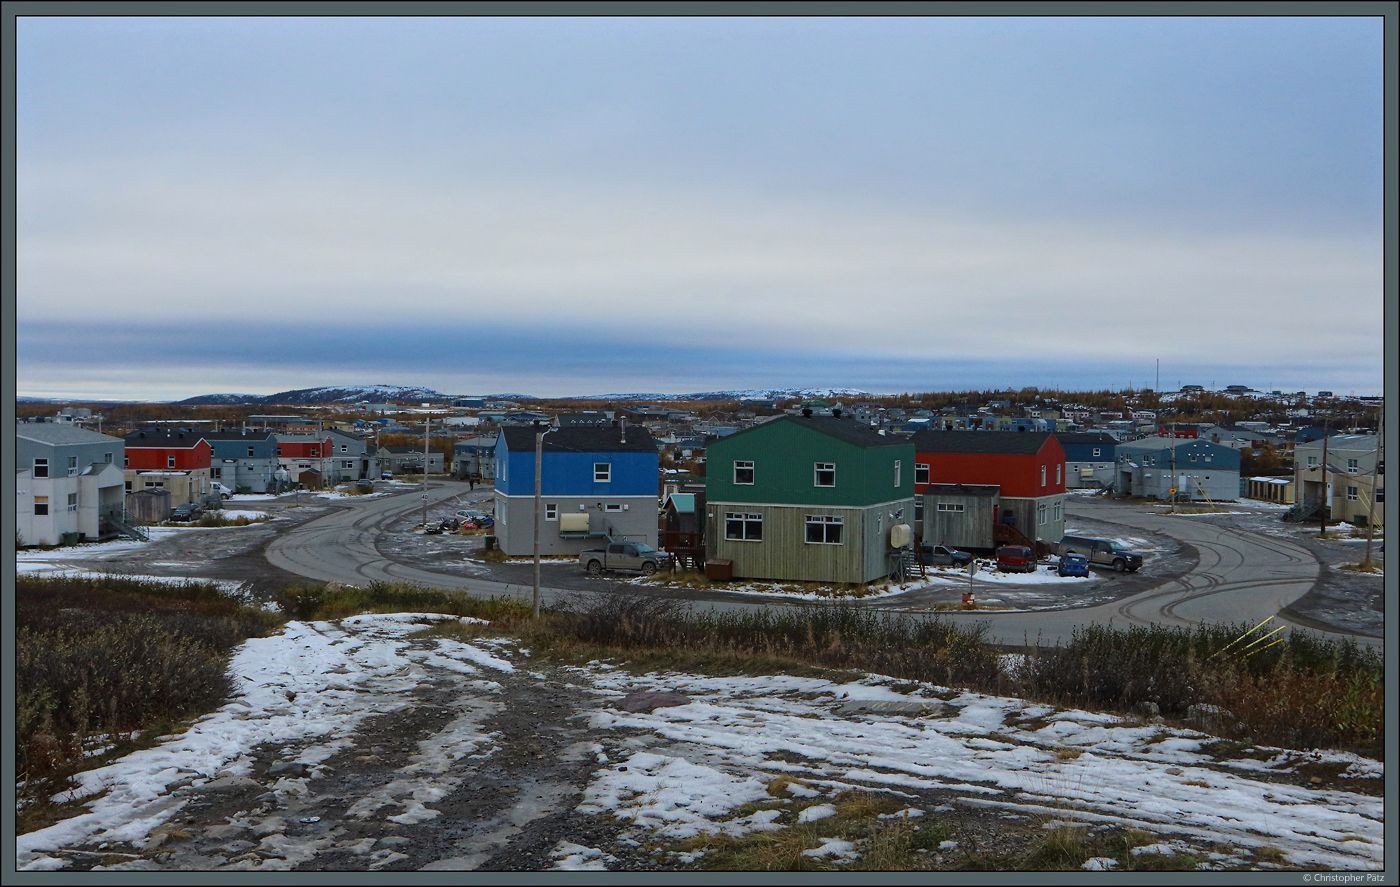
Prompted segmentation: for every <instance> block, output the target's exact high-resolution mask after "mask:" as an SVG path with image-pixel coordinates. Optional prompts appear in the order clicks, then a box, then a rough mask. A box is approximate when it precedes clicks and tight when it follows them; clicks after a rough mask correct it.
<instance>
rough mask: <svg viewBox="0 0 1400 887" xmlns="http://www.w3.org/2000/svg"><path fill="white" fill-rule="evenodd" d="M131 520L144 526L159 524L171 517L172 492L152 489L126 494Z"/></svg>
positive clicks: (126, 504)
mask: <svg viewBox="0 0 1400 887" xmlns="http://www.w3.org/2000/svg"><path fill="white" fill-rule="evenodd" d="M124 505H125V507H126V510H127V513H128V514H130V515H131V519H132V520H134V521H137V522H138V523H143V524H158V523H160V522H161V521H163V520H165V519H166V518H168V517H170V491H169V490H167V489H163V488H160V487H150V488H148V489H144V490H136V491H135V492H132V493H127V494H126V501H125V503H124Z"/></svg>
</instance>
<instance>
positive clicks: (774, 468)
mask: <svg viewBox="0 0 1400 887" xmlns="http://www.w3.org/2000/svg"><path fill="white" fill-rule="evenodd" d="M705 456H706V478H705V491H706V496H707V497H709V498H712V499H714V500H716V501H725V502H745V501H748V502H769V503H780V502H794V503H795V502H802V503H807V504H811V505H833V506H846V505H857V506H864V505H871V504H874V503H877V502H888V501H891V500H894V499H904V498H910V497H912V496H913V495H914V447H913V445H912V444H899V443H892V445H891V446H888V447H859V446H856V445H854V444H850V443H847V442H845V441H842V440H838V439H836V438H834V437H831V436H829V435H826V434H823V433H822V432H820V431H816V430H813V429H807V428H803V427H802V426H801V424H800V422H783V423H781V424H774V425H773V426H772V428H771V430H770V429H769V428H768V427H767V426H760V427H759V428H758V429H756V430H753V431H749V432H746V433H744V434H743V435H739V436H735V437H732V438H721V439H720V440H717V441H715V442H714V443H712V444H710V445H709V447H708V448H707V449H706V452H705ZM736 460H742V461H746V462H753V463H754V482H753V483H752V484H735V483H734V462H735V461H736ZM896 461H898V462H899V463H900V483H899V486H898V487H896V486H895V484H894V476H895V468H894V463H895V462H896ZM817 462H829V463H834V464H835V465H836V486H834V487H818V486H816V485H815V483H814V480H815V478H814V465H815V463H817ZM910 521H911V522H912V516H911V518H910Z"/></svg>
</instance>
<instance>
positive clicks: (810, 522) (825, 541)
mask: <svg viewBox="0 0 1400 887" xmlns="http://www.w3.org/2000/svg"><path fill="white" fill-rule="evenodd" d="M803 523H804V525H805V526H806V534H805V535H804V536H803V539H804V540H805V541H806V543H807V544H808V545H845V544H846V543H845V541H844V538H845V535H846V532H845V527H846V519H845V518H844V517H841V516H839V515H835V514H809V515H807V519H806V520H805V521H804V522H803ZM813 527H821V528H822V529H821V533H820V535H821V537H822V538H821V539H813V538H812V528H813ZM833 531H834V532H833ZM833 535H834V536H835V537H836V538H835V539H834V540H833V539H832V538H831V537H832V536H833Z"/></svg>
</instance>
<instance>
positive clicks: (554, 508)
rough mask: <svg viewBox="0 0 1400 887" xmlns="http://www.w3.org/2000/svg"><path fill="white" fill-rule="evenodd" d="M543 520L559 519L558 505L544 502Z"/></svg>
mask: <svg viewBox="0 0 1400 887" xmlns="http://www.w3.org/2000/svg"><path fill="white" fill-rule="evenodd" d="M544 519H545V520H559V506H558V505H557V504H555V503H553V502H546V503H545V505H544Z"/></svg>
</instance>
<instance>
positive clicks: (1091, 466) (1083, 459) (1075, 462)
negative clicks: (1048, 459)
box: [1055, 431, 1118, 490]
mask: <svg viewBox="0 0 1400 887" xmlns="http://www.w3.org/2000/svg"><path fill="white" fill-rule="evenodd" d="M1055 440H1058V441H1059V442H1060V446H1062V447H1064V448H1065V489H1067V490H1069V489H1080V488H1083V487H1100V488H1103V487H1108V486H1111V485H1112V484H1113V482H1114V480H1115V479H1116V478H1115V477H1114V463H1115V462H1117V460H1118V453H1117V450H1116V447H1117V446H1118V440H1117V439H1116V438H1114V437H1113V436H1112V435H1110V434H1105V433H1104V432H1102V431H1085V432H1080V433H1069V432H1062V431H1057V432H1055Z"/></svg>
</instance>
